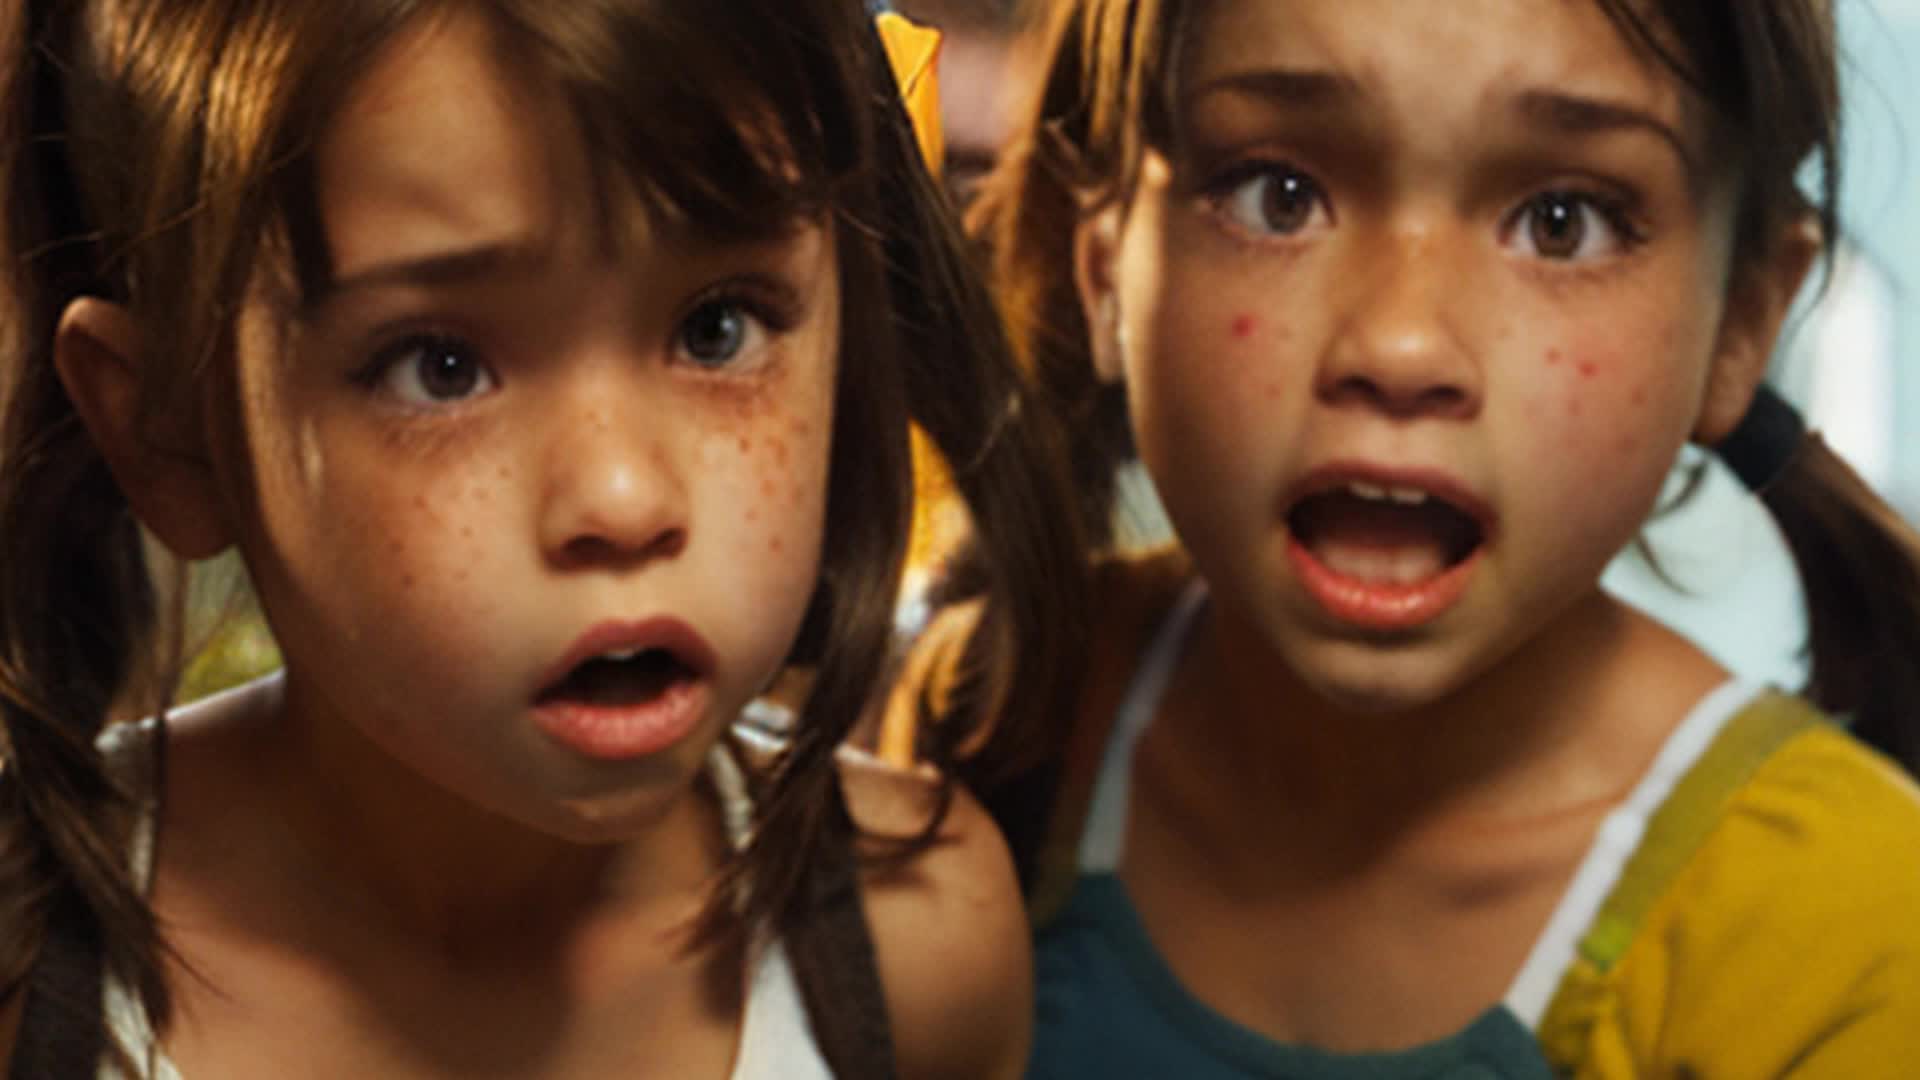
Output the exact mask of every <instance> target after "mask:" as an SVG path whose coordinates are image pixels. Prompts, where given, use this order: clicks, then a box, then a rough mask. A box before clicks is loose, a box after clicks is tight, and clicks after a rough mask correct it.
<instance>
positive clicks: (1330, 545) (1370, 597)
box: [1286, 480, 1487, 630]
mask: <svg viewBox="0 0 1920 1080" xmlns="http://www.w3.org/2000/svg"><path fill="white" fill-rule="evenodd" d="M1286 520H1287V528H1288V530H1289V532H1290V533H1291V538H1290V543H1289V544H1288V553H1289V555H1290V556H1291V558H1292V560H1293V563H1294V566H1295V568H1296V570H1298V571H1299V573H1300V576H1301V581H1302V582H1303V584H1304V585H1305V586H1306V589H1307V591H1308V593H1309V594H1311V595H1312V596H1313V598H1314V599H1315V600H1316V601H1317V602H1318V603H1319V604H1320V606H1321V607H1322V608H1323V609H1324V610H1326V612H1327V613H1328V614H1330V615H1332V616H1334V617H1335V618H1336V619H1338V620H1340V621H1342V622H1346V623H1351V624H1354V625H1356V626H1360V627H1364V628H1366V629H1372V630H1409V629H1412V628H1414V627H1417V626H1419V625H1422V624H1424V623H1426V622H1429V621H1431V620H1432V619H1434V618H1436V617H1438V616H1439V615H1440V614H1441V613H1442V612H1444V611H1445V610H1446V609H1447V608H1449V607H1451V606H1452V605H1453V603H1454V602H1455V601H1457V600H1458V599H1459V598H1460V597H1461V595H1463V594H1464V593H1465V591H1466V586H1467V583H1468V578H1469V577H1470V575H1471V572H1472V568H1473V567H1474V565H1475V564H1476V562H1477V560H1476V558H1475V556H1476V555H1477V554H1478V553H1479V552H1480V550H1481V549H1482V548H1483V546H1484V545H1485V542H1486V537H1487V526H1486V514H1485V512H1484V511H1483V510H1481V509H1480V508H1478V507H1477V506H1473V505H1471V504H1470V503H1468V502H1467V500H1466V498H1465V497H1457V498H1450V497H1448V496H1445V495H1442V494H1439V493H1436V492H1435V491H1433V490H1432V489H1431V488H1430V487H1428V486H1425V485H1419V486H1416V485H1412V484H1405V483H1398V484H1389V483H1383V482H1375V481H1371V480H1346V481H1342V482H1338V483H1332V484H1327V485H1324V486H1320V487H1316V488H1315V489H1313V490H1311V491H1309V493H1308V494H1306V495H1304V496H1302V497H1301V498H1300V499H1299V500H1298V501H1296V502H1295V503H1294V504H1293V507H1292V509H1291V510H1289V511H1288V513H1287V518H1286Z"/></svg>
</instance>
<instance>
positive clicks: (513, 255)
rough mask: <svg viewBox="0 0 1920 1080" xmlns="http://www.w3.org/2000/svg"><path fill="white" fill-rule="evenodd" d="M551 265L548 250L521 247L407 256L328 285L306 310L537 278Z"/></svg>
mask: <svg viewBox="0 0 1920 1080" xmlns="http://www.w3.org/2000/svg"><path fill="white" fill-rule="evenodd" d="M550 259H551V252H550V251H548V250H547V246H546V245H543V244H535V243H521V242H517V241H503V242H500V243H489V244H479V245H476V246H473V247H468V248H454V249H449V250H445V251H429V252H424V253H421V254H418V255H403V256H401V257H399V258H395V259H389V260H386V261H382V262H376V263H374V264H373V265H371V266H368V267H365V268H362V269H358V270H354V271H353V272H351V273H348V274H345V275H342V276H340V277H337V278H334V279H332V280H330V281H327V282H325V283H324V284H322V285H321V287H320V288H319V290H318V291H316V293H315V294H314V295H312V296H310V297H308V298H307V301H306V306H307V307H308V308H318V307H322V306H324V305H326V304H327V303H329V302H330V301H332V300H334V299H336V298H338V297H340V296H342V295H344V294H349V293H356V292H369V291H373V290H376V289H381V288H392V287H395V286H414V287H426V288H446V287H450V286H455V285H468V284H472V283H474V282H478V281H484V280H487V279H489V278H498V277H503V276H509V275H523V274H528V273H531V272H534V271H535V270H537V269H538V268H539V267H540V266H541V265H543V264H545V263H546V262H548V261H549V260H550Z"/></svg>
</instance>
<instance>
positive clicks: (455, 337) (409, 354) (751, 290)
mask: <svg viewBox="0 0 1920 1080" xmlns="http://www.w3.org/2000/svg"><path fill="white" fill-rule="evenodd" d="M792 292H793V290H792V288H791V287H790V286H788V285H786V284H784V283H783V282H780V281H778V280H775V279H770V278H759V277H749V278H740V279H736V280H733V281H728V282H723V283H721V284H720V285H717V286H714V287H712V288H710V289H708V290H707V291H706V292H704V293H702V294H701V295H699V296H698V297H696V298H695V299H694V300H693V301H692V302H691V303H689V304H688V305H687V306H686V308H685V311H684V313H683V314H682V315H680V317H679V318H677V319H676V320H675V321H674V323H673V336H672V339H671V347H672V349H673V352H674V356H675V359H676V361H681V360H685V361H687V362H689V363H691V365H692V366H693V367H695V368H698V369H700V370H702V371H705V372H710V373H714V374H722V375H732V374H740V373H741V370H740V369H741V368H742V367H745V366H747V365H741V364H736V363H735V360H736V359H737V357H738V355H739V353H740V352H744V351H747V350H748V349H749V347H750V346H751V345H752V344H753V342H752V339H751V337H748V338H747V339H746V341H745V342H744V343H743V344H742V345H740V346H739V347H738V348H737V349H736V351H735V352H734V353H733V354H731V355H729V356H728V357H726V358H725V359H724V360H723V361H721V362H719V363H715V364H705V363H702V362H701V361H700V360H699V359H697V358H689V357H688V356H687V346H686V334H687V332H688V329H689V326H690V323H691V320H692V319H693V318H694V317H695V316H696V315H698V314H699V313H700V312H702V311H705V310H708V309H711V308H725V309H728V310H729V311H732V312H737V313H739V314H741V315H744V316H745V317H746V318H747V319H749V320H751V322H752V324H754V325H752V326H750V327H748V328H747V333H748V334H751V333H752V332H753V331H754V330H756V329H757V330H758V331H759V332H760V333H764V334H767V335H769V336H778V335H780V334H783V333H785V332H787V331H788V330H791V329H792V328H793V326H794V325H795V324H796V323H797V321H798V319H799V311H798V301H797V299H796V298H795V297H794V296H793V295H792ZM423 352H439V353H443V354H456V355H458V356H460V357H461V358H463V359H466V360H468V361H470V362H477V363H478V364H479V366H480V372H479V377H480V378H481V379H482V380H484V381H485V383H486V385H485V387H484V389H483V390H482V391H478V392H473V393H468V394H463V395H462V396H460V397H449V398H445V399H434V400H425V399H424V396H415V398H414V399H412V400H409V395H407V394H405V393H402V392H400V391H398V390H395V389H394V388H393V387H392V386H391V380H393V379H395V378H397V377H399V376H400V375H401V374H403V373H404V370H405V369H404V368H403V367H402V365H404V364H406V363H408V362H409V361H414V360H417V359H418V358H419V357H420V355H421V354H422V353H423ZM349 378H350V379H351V380H352V381H353V382H354V383H356V384H357V385H359V386H361V387H362V388H364V389H365V390H366V391H368V392H369V393H375V394H377V393H380V392H382V391H383V390H387V391H389V392H391V393H392V394H393V396H394V397H395V398H396V399H397V400H398V402H399V403H400V404H401V405H403V406H404V407H406V408H409V409H412V410H414V411H418V412H436V411H440V410H443V409H446V408H450V407H453V406H456V405H459V404H461V403H463V402H466V401H470V400H472V399H474V398H476V397H481V396H484V395H485V394H486V393H491V392H493V391H494V390H495V389H497V388H498V384H499V381H500V376H499V374H498V372H496V371H495V370H494V369H493V367H492V365H491V364H489V363H488V361H487V359H486V355H485V350H483V349H481V348H479V347H478V346H476V345H475V344H474V343H473V342H472V341H471V340H469V339H468V338H466V337H465V336H463V335H461V334H459V333H455V332H451V331H447V330H439V329H422V330H410V331H405V332H402V333H400V334H398V335H397V336H395V337H393V338H392V339H391V340H390V341H389V342H388V343H387V344H384V345H381V346H380V347H379V348H377V349H375V350H374V352H373V356H372V358H371V359H370V360H369V361H368V362H367V363H366V364H365V365H363V366H362V367H360V368H359V369H357V370H355V371H354V372H352V373H351V375H350V376H349Z"/></svg>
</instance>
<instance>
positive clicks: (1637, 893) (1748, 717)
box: [1539, 691, 1826, 1045]
mask: <svg viewBox="0 0 1920 1080" xmlns="http://www.w3.org/2000/svg"><path fill="white" fill-rule="evenodd" d="M1825 722H1826V718H1825V716H1823V715H1822V714H1821V713H1820V712H1819V711H1818V710H1817V709H1815V708H1814V707H1813V706H1811V705H1809V704H1807V703H1806V702H1804V701H1802V700H1800V699H1799V698H1797V697H1792V696H1790V695H1787V694H1783V693H1779V692H1777V691H1768V692H1766V693H1764V694H1762V695H1761V696H1759V697H1758V698H1756V699H1754V701H1752V702H1751V703H1749V704H1748V705H1747V706H1746V707H1745V708H1743V709H1741V710H1740V711H1739V712H1738V713H1735V714H1734V716H1733V718H1732V719H1731V720H1729V721H1728V722H1727V725H1726V727H1724V728H1723V729H1722V730H1721V732H1720V734H1719V735H1718V736H1717V737H1715V739H1714V741H1713V744H1712V745H1711V746H1709V747H1707V750H1706V752H1705V753H1703V754H1702V755H1701V756H1700V760H1699V761H1697V762H1695V763H1694V765H1693V767H1692V768H1691V769H1689V770H1688V771H1687V773H1686V775H1685V776H1683V777H1681V778H1680V782H1679V783H1678V784H1676V785H1675V786H1674V789H1673V791H1672V793H1671V794H1669V795H1668V796H1667V798H1666V801H1664V802H1663V803H1661V804H1660V808H1659V809H1658V810H1656V811H1655V812H1654V814H1653V817H1652V818H1651V819H1649V820H1648V822H1647V830H1646V834H1645V835H1644V837H1643V838H1642V839H1641V841H1640V846H1639V847H1638V848H1636V849H1635V850H1634V853H1633V855H1632V856H1631V857H1630V858H1629V859H1628V860H1627V864H1626V866H1625V868H1624V869H1623V870H1622V871H1621V874H1620V880H1619V882H1618V883H1616V884H1615V885H1614V887H1613V891H1612V892H1611V893H1609V894H1608V896H1607V899H1606V901H1605V902H1604V903H1603V904H1602V905H1601V907H1600V912H1599V914H1598V915H1596V916H1595V917H1594V920H1593V924H1592V925H1591V926H1590V927H1588V929H1587V932H1586V935H1585V936H1583V937H1582V938H1581V939H1580V944H1579V947H1578V949H1577V952H1576V955H1575V960H1574V963H1573V966H1572V967H1571V968H1569V969H1568V971H1567V973H1566V974H1565V975H1564V976H1562V977H1561V980H1560V985H1559V987H1558V988H1557V989H1556V991H1555V993H1554V996H1553V1001H1552V1002H1551V1003H1550V1004H1549V1005H1548V1007H1547V1012H1546V1015H1545V1016H1544V1017H1543V1018H1542V1020H1541V1023H1540V1028H1539V1031H1540V1035H1541V1038H1542V1041H1543V1042H1545V1043H1547V1044H1548V1045H1567V1042H1568V1038H1569V1033H1568V1029H1569V1028H1578V1027H1580V1026H1581V1025H1582V1019H1581V1011H1582V1006H1583V1005H1584V1004H1585V1000H1586V998H1587V997H1588V996H1589V995H1590V994H1591V993H1592V990H1593V987H1594V986H1595V985H1597V983H1598V981H1599V980H1600V979H1602V978H1604V977H1605V976H1606V975H1607V973H1608V972H1610V971H1612V970H1613V967H1614V965H1616V964H1617V963H1619V961H1620V958H1621V957H1622V956H1624V955H1625V954H1626V951H1627V949H1628V948H1629V947H1630V946H1631V945H1632V944H1633V941H1634V938H1635V936H1636V935H1638V934H1639V932H1640V929H1641V927H1642V925H1643V924H1644V923H1645V922H1646V919H1647V916H1648V915H1649V914H1650V913H1651V912H1652V911H1653V908H1654V906H1655V905H1656V904H1658V903H1659V902H1660V900H1661V898H1662V897H1664V896H1665V895H1666V894H1667V891H1668V889H1669V888H1671V887H1672V885H1673V883H1674V881H1675V879H1676V878H1678V877H1679V876H1680V873H1681V871H1682V870H1684V869H1685V868H1686V866H1687V864H1688V862H1689V861H1691V860H1692V858H1693V856H1694V854H1695V853H1696V852H1698V851H1699V850H1700V847H1701V845H1702V844H1704V843H1705V842H1706V840H1707V837H1708V836H1710V835H1711V834H1712V833H1713V831H1714V829H1715V828H1716V827H1718V826H1719V824H1720V822H1721V820H1722V818H1723V816H1724V814H1725V811H1726V807H1727V804H1728V802H1730V801H1731V800H1732V799H1733V797H1734V795H1735V794H1736V793H1737V792H1738V791H1739V790H1740V789H1741V788H1742V787H1744V786H1745V785H1746V784H1747V782H1748V781H1749V780H1751V779H1752V778H1753V775H1754V774H1755V773H1756V772H1758V771H1759V770H1760V767H1761V766H1762V765H1764V764H1765V763H1766V762H1767V760H1768V759H1769V758H1771V757H1772V756H1773V754H1774V752H1775V751H1777V750H1779V749H1780V748H1781V747H1782V746H1784V745H1786V743H1787V742H1789V741H1791V740H1792V739H1793V738H1794V737H1795V736H1797V735H1799V734H1800V733H1801V732H1803V731H1806V730H1807V729H1809V728H1811V727H1814V726H1817V725H1819V724H1823V723H1825ZM1573 1041H1574V1042H1578V1041H1580V1040H1579V1039H1578V1038H1577V1037H1576V1038H1574V1039H1573Z"/></svg>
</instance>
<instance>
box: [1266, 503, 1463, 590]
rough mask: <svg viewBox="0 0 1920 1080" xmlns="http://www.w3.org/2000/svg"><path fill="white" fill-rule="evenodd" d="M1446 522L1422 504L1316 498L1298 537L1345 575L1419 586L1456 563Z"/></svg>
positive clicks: (1298, 524)
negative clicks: (1450, 556)
mask: <svg viewBox="0 0 1920 1080" xmlns="http://www.w3.org/2000/svg"><path fill="white" fill-rule="evenodd" d="M1440 524H1441V523H1439V522H1436V521H1435V520H1434V516H1433V515H1432V514H1431V513H1429V512H1427V511H1425V510H1423V509H1422V508H1419V507H1408V506H1396V505H1393V504H1389V503H1377V502H1370V501H1365V500H1361V499H1349V498H1337V499H1316V500H1313V501H1312V502H1311V503H1309V504H1308V505H1306V506H1303V507H1301V509H1300V512H1299V514H1298V515H1297V520H1296V521H1295V535H1296V536H1297V537H1298V538H1299V540H1300V543H1301V544H1302V545H1303V546H1305V547H1306V549H1307V550H1308V551H1309V552H1311V553H1312V554H1313V557H1314V558H1315V559H1317V560H1319V562H1320V563H1321V565H1323V566H1325V567H1326V568H1327V569H1329V570H1332V571H1333V572H1334V573H1336V574H1339V575H1341V576H1343V577H1349V578H1354V579H1356V580H1359V581H1366V582H1372V583H1376V584H1383V585H1413V584H1417V583H1419V582H1422V581H1426V580H1428V579H1430V578H1434V577H1437V576H1439V574H1440V573H1441V572H1442V571H1444V570H1446V568H1447V567H1448V566H1449V565H1450V564H1451V561H1452V560H1451V559H1450V558H1449V551H1448V542H1447V538H1446V536H1445V530H1444V529H1443V528H1441V527H1439V526H1440Z"/></svg>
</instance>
